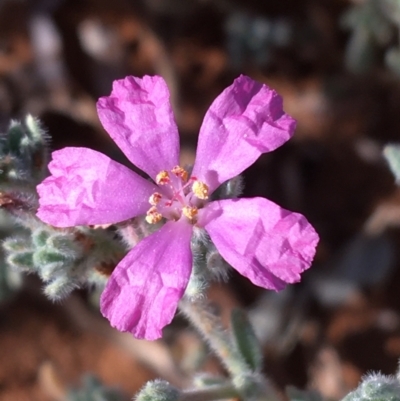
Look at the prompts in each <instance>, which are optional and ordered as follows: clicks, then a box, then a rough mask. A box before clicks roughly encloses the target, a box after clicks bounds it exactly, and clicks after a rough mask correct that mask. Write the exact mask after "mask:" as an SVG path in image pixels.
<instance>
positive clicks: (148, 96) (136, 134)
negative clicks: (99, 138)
mask: <svg viewBox="0 0 400 401" xmlns="http://www.w3.org/2000/svg"><path fill="white" fill-rule="evenodd" d="M97 111H98V114H99V118H100V121H101V123H102V124H103V127H104V128H105V130H106V131H107V132H108V133H109V135H110V136H111V138H112V139H113V140H114V141H115V142H116V144H117V145H118V146H119V147H120V148H121V150H122V151H123V152H124V153H125V155H126V156H127V157H128V159H129V160H130V161H131V162H132V163H133V164H134V165H135V166H137V167H139V168H140V169H141V170H143V171H145V172H146V173H147V174H149V175H150V177H152V178H153V179H154V178H155V177H156V175H157V174H158V173H159V172H160V171H162V170H169V169H171V168H172V167H174V166H176V165H177V164H179V135H178V129H177V127H176V124H175V120H174V116H173V112H172V108H171V104H170V102H169V91H168V87H167V85H166V83H165V81H164V80H163V79H162V78H161V77H158V76H154V77H150V76H144V77H143V79H140V78H136V77H131V76H130V77H126V78H125V79H121V80H118V81H114V84H113V90H112V92H111V95H110V96H105V97H102V98H100V99H99V100H98V102H97Z"/></svg>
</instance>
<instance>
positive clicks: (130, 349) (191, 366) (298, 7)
mask: <svg viewBox="0 0 400 401" xmlns="http://www.w3.org/2000/svg"><path fill="white" fill-rule="evenodd" d="M399 29H400V1H399V0H354V1H351V0H304V1H298V0H268V1H266V0H264V1H261V0H246V1H244V0H113V1H109V0H25V1H24V0H0V129H1V132H5V131H6V129H7V126H8V124H9V122H10V119H21V118H23V117H24V116H25V115H26V114H27V113H31V114H33V115H34V116H37V117H38V118H39V119H40V120H41V121H42V124H43V126H44V127H45V129H46V131H47V132H48V133H49V134H50V135H51V138H52V139H51V143H50V146H51V149H52V150H55V149H59V148H62V147H64V146H70V145H73V146H86V147H90V148H93V149H97V150H99V151H101V152H103V153H106V154H108V155H109V156H110V157H112V158H114V159H115V160H118V161H120V162H122V163H125V164H129V163H128V161H127V160H126V159H125V158H124V156H123V155H122V154H121V152H120V151H119V150H118V149H117V148H116V146H115V145H114V144H113V142H112V141H111V140H110V139H109V138H108V136H107V134H106V133H105V132H104V130H103V129H102V127H101V125H100V123H99V120H98V118H97V115H96V111H95V102H96V100H97V98H98V97H99V96H102V95H107V94H109V93H110V91H111V85H112V81H113V80H115V79H118V78H123V77H125V76H126V75H136V76H142V75H144V74H158V75H161V76H163V77H164V78H165V79H166V81H167V83H168V86H169V88H170V91H171V101H172V104H173V108H174V112H175V116H176V120H177V123H178V126H179V129H180V134H181V145H182V159H183V160H182V163H183V164H186V163H190V162H191V161H192V160H193V158H194V152H195V146H196V141H197V133H198V130H199V127H200V125H201V122H202V118H203V116H204V113H205V111H206V110H207V108H208V107H209V105H210V103H211V102H212V100H213V99H214V98H215V97H216V96H217V95H218V94H219V93H220V92H221V91H222V90H223V89H224V88H225V87H226V86H228V85H230V84H231V83H232V81H233V79H234V78H235V77H237V76H238V75H239V74H247V75H249V76H251V77H252V78H254V79H256V80H258V81H261V82H264V83H267V84H268V85H270V86H271V87H272V88H274V89H276V90H277V91H278V92H279V93H280V94H281V95H282V97H283V99H284V108H285V111H286V112H287V113H288V114H290V115H292V116H293V117H295V118H296V119H297V120H298V128H297V131H296V134H295V136H294V138H293V139H292V140H291V141H290V142H289V143H287V144H285V145H284V146H283V147H282V148H280V149H278V150H277V151H275V152H273V153H271V154H266V155H264V156H262V157H261V158H260V159H259V160H258V161H257V162H256V163H255V164H254V165H253V166H252V167H251V168H249V169H248V170H247V171H246V172H245V173H244V180H245V188H244V193H243V195H244V196H248V197H251V196H264V197H267V198H269V199H271V200H273V201H275V202H277V203H279V204H280V205H282V206H283V207H285V208H288V209H290V210H294V211H298V212H301V213H303V214H304V215H306V216H307V218H308V219H309V220H310V222H311V223H312V224H313V225H314V226H315V227H316V229H317V231H318V232H319V234H320V236H321V242H320V245H319V248H318V252H317V256H316V259H315V263H314V265H313V267H312V268H311V269H310V270H309V271H308V272H307V273H305V274H304V275H303V280H302V282H301V283H300V284H298V285H295V286H291V287H290V288H288V289H287V290H285V291H283V292H281V293H279V294H277V293H272V292H266V291H264V290H262V289H260V288H255V287H254V286H252V285H251V283H250V282H248V281H247V280H246V279H244V278H242V277H239V275H236V273H235V272H233V271H232V273H231V280H230V281H229V283H228V284H226V283H221V284H218V285H215V286H214V287H212V288H211V290H210V294H209V297H210V298H211V299H212V300H213V301H215V302H216V303H217V304H218V305H219V307H220V308H221V312H222V315H223V316H228V314H229V311H230V310H231V309H232V308H233V307H235V306H240V307H243V308H246V309H247V310H248V312H249V315H250V318H251V320H252V322H253V324H254V327H255V330H256V333H257V335H258V337H259V339H260V341H261V343H262V344H263V349H264V352H265V358H266V363H265V373H266V374H267V375H268V376H269V377H270V378H271V380H272V381H273V382H274V383H275V384H276V386H277V388H278V389H280V390H282V391H283V390H284V388H285V387H286V386H287V385H289V384H290V385H295V386H297V387H298V388H301V389H310V388H312V389H316V390H318V391H319V392H321V393H322V394H323V395H324V397H326V399H331V400H336V399H339V398H340V397H342V396H343V395H344V394H346V393H347V392H348V391H349V390H350V389H352V388H354V387H355V386H356V385H357V383H358V381H359V380H360V377H361V376H362V375H363V374H364V373H365V372H367V371H372V370H381V371H382V372H383V373H385V374H391V373H394V372H395V370H396V368H397V364H398V360H399V358H400V268H399V267H400V266H399V265H400V263H399V262H400V258H399V256H400V255H399V249H400V246H399V245H400V232H399V228H398V227H399V225H400V190H399V189H398V188H397V187H396V185H395V180H394V178H393V176H392V174H391V173H390V171H389V168H388V166H387V163H386V162H385V160H384V158H383V156H382V148H383V146H384V145H385V144H387V143H396V142H400V50H399V36H400V35H399ZM2 235H3V234H2ZM97 296H98V294H93V293H89V292H86V291H76V292H75V293H74V294H73V295H72V296H70V297H69V298H68V299H66V300H65V301H63V302H60V303H56V304H54V303H51V302H50V301H48V300H47V299H46V298H45V297H44V296H43V295H42V293H41V283H40V281H39V280H38V279H37V278H35V277H34V276H29V277H26V278H25V277H21V276H19V275H17V274H16V273H15V272H13V271H12V270H10V269H9V268H8V267H7V266H6V265H5V263H4V262H2V263H1V265H0V297H1V301H0V400H1V401H9V400H12V401H20V400H21V401H25V400H30V401H35V400H40V401H52V400H56V401H59V400H65V399H66V397H77V395H76V394H78V393H74V394H75V395H71V394H73V393H70V392H68V391H69V389H70V388H78V389H79V388H80V389H81V390H79V391H81V393H79V394H80V396H82V397H84V396H83V395H82V394H84V392H85V391H88V392H90V391H92V390H93V389H95V390H96V391H97V390H98V391H100V392H101V391H103V390H101V384H100V383H99V382H97V381H96V380H95V379H93V378H92V379H90V378H89V379H88V378H87V377H86V379H84V377H85V375H86V374H88V373H91V374H94V375H95V376H96V377H97V378H98V379H99V380H100V381H101V382H102V383H103V384H104V385H105V386H111V387H115V388H118V389H119V391H120V392H121V397H122V398H121V399H124V398H123V397H124V394H125V396H126V399H129V397H131V396H132V395H133V394H134V393H135V392H136V391H137V390H138V389H139V388H140V387H141V386H142V385H143V384H144V382H145V381H147V380H150V379H154V378H156V377H162V378H164V379H167V380H169V381H170V382H171V383H172V384H174V385H177V386H185V385H188V384H189V379H190V377H191V375H192V374H193V372H195V371H206V372H223V370H222V368H221V367H220V366H219V365H218V363H217V362H216V361H215V360H214V358H213V357H212V356H210V353H209V351H208V350H207V348H206V347H205V346H204V345H203V344H202V343H201V341H200V340H199V339H198V337H197V335H196V334H195V333H194V332H193V331H192V330H191V329H190V328H188V327H187V324H186V322H185V321H184V320H183V319H182V318H181V317H180V316H177V318H176V319H175V321H174V323H173V324H172V325H171V326H170V327H168V328H167V329H166V330H165V338H164V339H163V341H158V342H153V343H150V342H145V341H138V340H134V339H133V338H132V337H131V336H130V335H126V334H122V333H118V332H116V331H114V330H113V329H111V328H110V327H109V324H108V322H107V321H105V320H104V319H103V318H102V317H101V316H100V314H99V312H98V309H97V307H96V299H97V298H96V297H97ZM85 386H86V387H85ZM99 389H100V390H99ZM76 391H78V390H76ZM93 391H94V390H93ZM68 394H69V395H68ZM69 399H71V400H72V399H74V400H75V399H78V398H69ZM80 399H83V400H86V399H89V398H80ZM110 399H111V398H110ZM116 399H117V398H116ZM118 399H120V398H118Z"/></svg>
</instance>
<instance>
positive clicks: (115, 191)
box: [37, 147, 157, 227]
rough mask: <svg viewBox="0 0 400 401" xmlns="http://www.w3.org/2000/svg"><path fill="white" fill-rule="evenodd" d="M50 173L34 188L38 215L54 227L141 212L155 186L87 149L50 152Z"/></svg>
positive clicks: (112, 219)
mask: <svg viewBox="0 0 400 401" xmlns="http://www.w3.org/2000/svg"><path fill="white" fill-rule="evenodd" d="M52 156H53V160H52V161H51V162H50V164H49V169H50V172H51V174H52V175H51V176H50V177H47V178H46V179H45V180H44V181H43V182H42V183H41V184H40V185H38V187H37V191H38V193H39V204H40V207H39V210H38V213H37V216H38V217H39V218H40V219H41V220H43V221H44V222H46V223H48V224H51V225H53V226H56V227H71V226H76V225H84V224H107V223H117V222H119V221H123V220H127V219H129V218H131V217H135V216H137V215H140V214H144V213H145V212H146V211H147V210H148V209H149V208H150V204H149V202H148V199H149V196H150V195H151V194H152V193H153V192H154V191H155V190H156V188H157V187H156V186H155V185H153V184H152V183H150V182H149V181H147V180H145V179H144V178H142V177H140V176H139V175H137V174H136V173H134V172H133V171H131V170H129V169H128V168H127V167H125V166H123V165H122V164H119V163H117V162H115V161H113V160H111V159H110V158H108V157H107V156H105V155H103V154H102V153H99V152H96V151H94V150H91V149H87V148H72V147H71V148H64V149H62V150H58V151H56V152H53V154H52Z"/></svg>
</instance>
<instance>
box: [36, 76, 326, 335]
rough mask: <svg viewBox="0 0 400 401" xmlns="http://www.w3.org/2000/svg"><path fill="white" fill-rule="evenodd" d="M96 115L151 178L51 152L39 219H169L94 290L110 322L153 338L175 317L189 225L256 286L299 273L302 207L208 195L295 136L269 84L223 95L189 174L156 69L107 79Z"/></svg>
mask: <svg viewBox="0 0 400 401" xmlns="http://www.w3.org/2000/svg"><path fill="white" fill-rule="evenodd" d="M97 108H98V113H99V117H100V121H101V122H102V124H103V126H104V128H105V129H106V130H107V132H108V133H109V134H110V136H111V138H112V139H113V140H114V141H115V142H116V143H117V145H118V146H119V147H120V148H121V149H122V151H123V152H124V153H125V155H126V156H127V157H128V158H129V160H130V161H131V162H132V163H133V164H135V165H136V166H137V167H139V168H140V169H141V170H143V171H144V172H145V173H147V174H148V175H149V176H150V177H151V178H152V180H153V181H152V182H151V181H148V180H146V179H144V178H142V177H140V176H139V175H137V174H136V173H134V172H133V171H131V170H129V169H128V168H126V167H124V166H122V165H121V164H119V163H117V162H115V161H112V160H111V159H109V158H108V157H107V156H105V155H103V154H101V153H98V152H96V151H94V150H90V149H86V148H65V149H62V150H59V151H56V152H54V153H53V160H52V161H51V163H50V165H49V168H50V171H51V174H52V175H51V176H50V177H48V178H46V179H45V180H44V181H43V183H42V184H40V185H39V186H38V192H39V195H40V208H39V211H38V214H37V215H38V216H39V218H40V219H42V220H43V221H45V222H46V223H49V224H51V225H54V226H56V227H69V226H75V225H92V224H93V225H96V224H107V223H118V222H121V221H123V220H127V219H130V218H133V217H135V216H139V215H147V216H146V220H147V221H148V222H149V223H156V222H158V221H159V220H161V219H162V218H165V219H166V223H165V224H164V225H163V226H162V227H161V228H160V229H159V230H158V231H156V232H154V233H153V234H151V235H149V236H148V237H146V238H144V239H143V240H142V241H140V242H139V243H138V244H137V245H136V246H135V247H134V248H133V249H132V250H131V251H130V252H129V253H128V254H127V256H126V257H125V258H124V259H123V260H122V261H121V262H120V263H119V264H118V266H117V267H116V268H115V270H114V272H113V273H112V275H111V277H110V279H109V281H108V283H107V286H106V288H105V290H104V292H103V294H102V298H101V311H102V313H103V314H104V316H106V317H107V318H108V319H109V320H110V322H111V324H112V325H113V326H115V327H116V328H117V329H119V330H121V331H129V332H131V333H132V334H134V335H135V336H136V337H138V338H146V339H148V340H153V339H156V338H159V337H160V336H161V330H162V328H163V327H164V326H165V325H167V324H168V323H170V322H171V320H172V318H173V316H174V314H175V311H176V308H177V305H178V302H179V300H180V299H181V297H182V296H183V294H184V292H185V289H186V286H187V284H188V281H189V277H190V274H191V268H192V253H191V248H190V242H191V237H192V232H193V229H194V227H199V228H203V229H205V230H206V232H207V233H208V234H209V236H210V237H211V240H212V242H213V243H214V244H215V246H216V248H217V249H218V251H219V253H220V254H221V256H222V257H223V258H224V259H225V260H226V261H227V262H228V263H229V264H230V265H232V266H233V267H234V268H235V269H236V270H237V271H238V272H240V273H241V274H242V275H244V276H246V277H247V278H249V279H250V280H251V281H252V282H253V283H254V284H256V285H258V286H261V287H264V288H268V289H273V290H280V289H282V288H284V286H285V285H286V284H287V283H295V282H297V281H299V280H300V274H301V273H302V272H303V271H304V270H306V269H307V268H308V267H310V264H311V261H312V259H313V257H314V254H315V248H316V245H317V243H318V235H317V233H316V232H315V230H314V229H313V227H312V226H311V225H310V224H309V223H308V222H307V220H306V219H305V217H304V216H302V215H300V214H297V213H292V212H289V211H287V210H284V209H282V208H280V207H279V206H278V205H276V204H275V203H273V202H271V201H269V200H267V199H263V198H252V199H224V200H219V201H213V202H209V197H210V195H211V194H212V192H213V191H214V190H215V189H216V188H218V186H220V185H221V184H222V183H224V182H225V181H227V180H229V179H230V178H233V177H235V176H237V175H238V174H240V173H241V172H242V171H243V170H245V169H246V168H247V167H248V166H250V165H251V164H252V163H254V161H255V160H257V158H258V157H259V156H260V155H261V154H262V153H265V152H270V151H272V150H274V149H276V148H277V147H279V146H281V145H282V144H283V143H285V142H286V141H287V140H288V139H290V137H291V136H292V135H293V132H294V129H295V121H294V120H293V119H292V118H291V117H290V116H288V115H287V114H285V113H284V112H283V109H282V99H281V97H280V96H279V95H278V94H277V93H276V92H275V91H274V90H271V89H270V88H268V87H267V86H266V85H263V84H260V83H258V82H255V81H253V80H252V79H250V78H248V77H245V76H241V77H239V78H237V79H236V80H235V81H234V83H233V84H232V85H231V86H229V87H228V88H226V89H225V90H224V91H223V92H222V93H221V95H219V96H218V97H217V98H216V99H215V101H214V102H213V104H212V105H211V107H210V108H209V110H208V112H207V113H206V115H205V118H204V121H203V124H202V127H201V129H200V135H199V141H198V146H197V157H196V162H195V165H194V167H193V171H192V175H191V177H188V174H187V172H186V171H185V170H184V169H183V168H181V167H179V136H178V129H177V126H176V124H175V121H174V117H173V113H172V109H171V105H170V103H169V92H168V88H167V86H166V84H165V82H164V80H163V79H162V78H161V77H157V76H155V77H150V76H145V77H144V78H143V79H139V78H135V77H127V78H125V79H123V80H119V81H115V82H114V86H113V90H112V93H111V95H110V96H106V97H103V98H101V99H99V101H98V103H97Z"/></svg>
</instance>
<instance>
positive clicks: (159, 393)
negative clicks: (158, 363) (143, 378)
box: [135, 379, 180, 401]
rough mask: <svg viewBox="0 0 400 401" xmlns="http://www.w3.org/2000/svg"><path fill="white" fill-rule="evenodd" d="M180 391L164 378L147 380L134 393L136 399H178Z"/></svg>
mask: <svg viewBox="0 0 400 401" xmlns="http://www.w3.org/2000/svg"><path fill="white" fill-rule="evenodd" d="M179 396H180V391H179V390H178V389H177V388H175V387H174V386H172V385H171V384H169V383H168V382H166V381H164V380H160V379H157V380H154V381H150V382H147V383H146V384H145V385H144V387H143V388H142V389H141V390H140V391H139V393H138V394H137V395H136V398H135V399H136V401H178V399H179Z"/></svg>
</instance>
